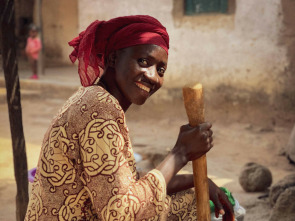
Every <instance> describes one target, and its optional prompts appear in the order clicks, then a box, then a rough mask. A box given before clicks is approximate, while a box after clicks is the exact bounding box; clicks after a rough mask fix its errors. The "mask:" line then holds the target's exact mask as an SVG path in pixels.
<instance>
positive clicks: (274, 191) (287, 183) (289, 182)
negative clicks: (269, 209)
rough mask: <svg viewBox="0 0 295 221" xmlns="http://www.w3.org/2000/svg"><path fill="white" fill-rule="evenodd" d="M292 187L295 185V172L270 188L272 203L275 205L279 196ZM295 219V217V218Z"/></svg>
mask: <svg viewBox="0 0 295 221" xmlns="http://www.w3.org/2000/svg"><path fill="white" fill-rule="evenodd" d="M290 187H295V173H292V174H289V175H288V176H286V177H284V178H283V179H281V180H280V181H278V182H277V183H276V184H274V185H273V186H272V187H271V188H270V192H269V200H270V204H271V205H272V206H274V205H275V204H276V201H277V199H278V198H279V196H280V195H281V194H282V193H283V192H284V191H285V190H286V189H287V188H290ZM294 220H295V218H294Z"/></svg>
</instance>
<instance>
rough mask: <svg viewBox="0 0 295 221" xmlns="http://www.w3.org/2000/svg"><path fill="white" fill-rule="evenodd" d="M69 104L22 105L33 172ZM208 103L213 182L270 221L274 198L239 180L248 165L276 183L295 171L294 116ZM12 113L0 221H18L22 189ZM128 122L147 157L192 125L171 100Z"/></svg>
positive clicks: (155, 102)
mask: <svg viewBox="0 0 295 221" xmlns="http://www.w3.org/2000/svg"><path fill="white" fill-rule="evenodd" d="M155 96H157V95H155ZM65 100H66V98H65V97H62V98H48V99H44V98H42V99H41V98H38V97H34V99H24V100H23V101H22V108H23V124H24V132H25V138H26V148H27V157H28V168H29V169H30V168H33V167H35V166H36V164H37V161H38V157H39V151H40V146H41V142H42V139H43V135H44V133H45V131H46V129H47V127H48V126H49V122H50V121H51V119H52V117H53V116H54V114H55V113H56V112H57V111H58V109H59V108H60V107H61V106H62V104H63V103H64V101H65ZM206 104H207V106H206V118H207V120H208V121H210V122H212V123H213V130H214V144H215V145H214V148H213V149H212V150H211V151H210V152H209V153H208V155H207V159H208V173H209V177H211V178H212V179H213V180H214V181H215V182H216V183H217V184H218V185H220V186H225V187H227V188H229V189H230V190H231V191H232V192H233V195H234V197H236V198H237V199H238V201H239V202H240V204H241V205H242V206H243V207H245V208H246V210H247V215H246V217H245V221H263V220H268V217H269V214H270V211H271V208H270V205H269V203H268V197H262V199H259V198H260V196H264V195H265V194H266V193H245V192H244V191H243V190H242V188H241V186H240V184H239V182H238V177H239V173H240V170H241V168H242V167H243V166H244V165H245V164H246V163H248V162H257V163H260V164H262V165H264V166H266V167H268V168H269V169H270V170H271V172H272V175H273V183H275V182H277V181H278V180H279V179H281V178H283V177H284V176H285V175H287V174H289V173H291V172H293V171H294V166H293V165H290V164H289V162H288V161H287V160H286V158H285V157H284V156H280V155H279V153H280V150H281V149H282V148H283V147H284V146H285V145H286V143H287V141H288V137H289V135H290V132H291V129H292V126H293V124H294V122H295V117H294V113H292V112H290V111H289V112H288V111H282V110H280V111H278V110H275V108H270V107H266V106H259V105H258V106H257V105H256V106H255V105H253V106H249V105H237V104H226V105H223V106H220V105H213V104H212V103H210V101H207V103H206ZM7 110H8V109H7V105H6V103H5V102H2V103H0V122H1V124H0V151H1V154H0V169H1V173H0V198H1V200H0V220H5V221H10V220H15V194H16V190H15V188H16V185H15V181H14V174H13V160H12V159H13V156H12V148H11V141H10V129H9V120H8V113H7V112H8V111H7ZM126 119H127V125H128V126H129V129H130V135H131V139H132V142H133V146H134V149H135V151H136V152H138V153H141V154H143V156H147V155H149V153H161V154H163V153H167V151H169V150H170V149H171V148H172V147H173V146H174V144H175V142H176V138H177V135H178V130H179V127H180V126H181V125H182V124H186V123H187V118H186V114H185V110H184V107H183V104H182V100H181V99H179V98H175V99H174V100H170V101H167V100H166V101H165V100H161V99H156V97H155V98H154V99H151V100H150V101H148V102H147V103H146V104H145V105H143V106H133V107H131V108H130V109H129V110H128V111H127V113H126ZM190 171H191V165H187V166H186V167H185V168H184V172H190Z"/></svg>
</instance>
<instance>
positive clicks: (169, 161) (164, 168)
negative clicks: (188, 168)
mask: <svg viewBox="0 0 295 221" xmlns="http://www.w3.org/2000/svg"><path fill="white" fill-rule="evenodd" d="M186 164H187V160H186V159H185V157H184V156H183V155H182V154H180V153H179V152H173V151H172V152H171V153H169V154H168V156H167V157H166V158H165V159H164V160H163V161H162V162H161V163H160V164H159V166H157V168H156V169H157V170H159V171H161V173H162V174H163V176H164V178H165V181H166V185H167V187H168V184H169V183H170V181H171V180H172V178H173V177H174V176H175V175H176V174H177V173H178V171H179V170H181V168H182V167H184V166H185V165H186Z"/></svg>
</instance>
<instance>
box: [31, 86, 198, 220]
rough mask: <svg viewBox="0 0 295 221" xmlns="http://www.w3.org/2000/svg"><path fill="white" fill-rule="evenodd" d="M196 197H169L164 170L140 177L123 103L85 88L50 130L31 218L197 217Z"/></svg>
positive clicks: (189, 194) (190, 194)
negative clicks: (122, 106) (194, 206)
mask: <svg viewBox="0 0 295 221" xmlns="http://www.w3.org/2000/svg"><path fill="white" fill-rule="evenodd" d="M193 201H194V197H193V192H190V191H186V192H182V193H178V194H176V195H173V196H171V197H170V196H167V195H166V184H165V179H164V177H163V175H162V174H161V172H160V171H158V170H152V171H150V172H149V173H148V174H147V175H145V176H144V177H142V178H140V179H138V178H137V172H136V167H135V160H134V156H133V150H132V147H131V142H130V138H129V132H128V128H127V125H126V123H125V115H124V112H123V110H122V108H121V106H120V105H119V103H118V101H117V100H116V99H115V98H114V97H113V96H112V95H110V94H109V93H108V92H107V91H106V90H104V89H103V88H102V87H100V86H91V87H87V88H82V87H81V88H80V89H79V90H78V91H77V92H76V93H75V94H74V95H73V96H72V97H71V98H70V99H69V100H68V101H67V102H66V104H65V105H64V106H63V108H62V109H61V110H60V111H59V113H58V114H57V115H56V116H55V117H54V119H53V121H52V123H51V126H50V127H49V129H48V131H47V132H46V134H45V137H44V140H43V145H42V149H41V154H40V158H39V162H38V166H37V172H36V177H35V181H34V183H33V188H32V193H31V196H30V202H29V205H28V209H27V214H26V218H25V220H108V221H111V220H124V221H127V220H196V218H195V213H192V212H190V211H191V210H192V205H194V202H193ZM194 210H195V209H193V211H194Z"/></svg>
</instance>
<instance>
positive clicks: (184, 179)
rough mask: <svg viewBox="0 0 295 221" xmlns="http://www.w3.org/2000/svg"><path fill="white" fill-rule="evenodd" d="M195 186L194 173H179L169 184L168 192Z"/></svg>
mask: <svg viewBox="0 0 295 221" xmlns="http://www.w3.org/2000/svg"><path fill="white" fill-rule="evenodd" d="M192 187H194V178H193V174H177V175H175V176H174V177H173V178H172V179H171V180H170V182H169V183H168V185H167V193H168V194H172V193H177V192H179V191H183V190H187V189H189V188H192Z"/></svg>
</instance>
